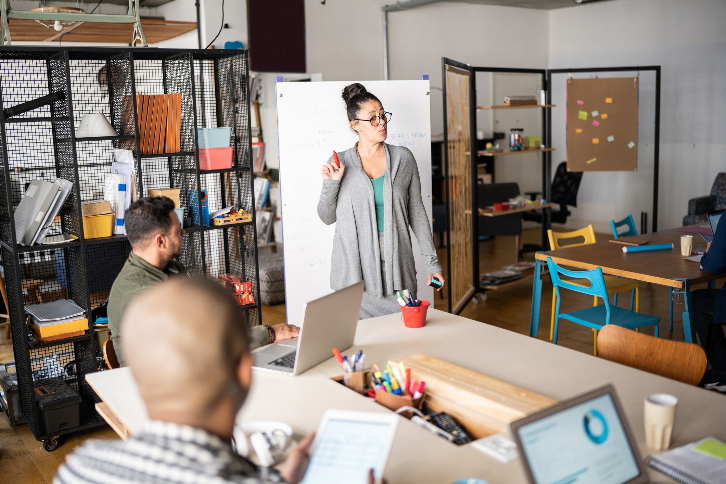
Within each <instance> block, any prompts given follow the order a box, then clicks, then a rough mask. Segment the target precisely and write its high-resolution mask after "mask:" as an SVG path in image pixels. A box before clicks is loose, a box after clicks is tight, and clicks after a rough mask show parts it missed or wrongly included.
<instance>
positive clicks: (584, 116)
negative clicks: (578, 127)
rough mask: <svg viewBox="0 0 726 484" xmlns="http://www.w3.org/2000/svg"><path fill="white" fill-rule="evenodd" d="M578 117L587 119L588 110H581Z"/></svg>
mask: <svg viewBox="0 0 726 484" xmlns="http://www.w3.org/2000/svg"><path fill="white" fill-rule="evenodd" d="M577 117H578V118H580V119H582V120H584V121H587V111H580V112H579V113H578V115H577Z"/></svg>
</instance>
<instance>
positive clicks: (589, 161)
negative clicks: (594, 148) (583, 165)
mask: <svg viewBox="0 0 726 484" xmlns="http://www.w3.org/2000/svg"><path fill="white" fill-rule="evenodd" d="M595 160H597V158H593V159H592V160H587V164H588V165H589V164H590V163H592V162H593V161H595Z"/></svg>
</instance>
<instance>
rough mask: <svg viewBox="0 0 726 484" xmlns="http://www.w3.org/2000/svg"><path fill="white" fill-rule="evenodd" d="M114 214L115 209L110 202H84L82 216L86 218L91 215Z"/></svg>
mask: <svg viewBox="0 0 726 484" xmlns="http://www.w3.org/2000/svg"><path fill="white" fill-rule="evenodd" d="M106 213H113V207H111V202H109V201H108V200H95V201H93V202H83V203H82V204H81V214H82V215H83V216H84V217H89V216H91V215H103V214H106Z"/></svg>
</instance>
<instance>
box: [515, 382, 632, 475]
mask: <svg viewBox="0 0 726 484" xmlns="http://www.w3.org/2000/svg"><path fill="white" fill-rule="evenodd" d="M516 432H517V437H518V440H519V442H520V445H521V447H522V451H523V453H524V457H525V459H526V460H527V464H528V465H529V468H530V471H531V475H532V478H533V479H534V482H535V483H537V484H575V483H592V484H624V483H627V482H630V481H632V480H633V479H634V478H636V477H638V476H639V475H640V474H641V470H640V466H639V465H638V461H637V459H636V456H635V454H634V452H633V449H632V447H631V444H630V440H629V439H628V434H627V433H626V430H625V428H624V426H623V423H622V421H621V419H620V414H619V413H618V409H617V407H616V405H615V402H614V401H613V397H612V395H611V394H610V393H606V394H603V395H599V396H597V397H595V398H593V399H591V400H588V401H585V402H583V403H580V404H577V405H575V406H572V407H570V408H565V409H563V410H561V411H559V412H556V413H553V414H551V415H548V416H545V417H543V418H541V419H538V420H535V421H532V422H530V423H527V424H524V425H522V426H520V427H518V428H517V429H516Z"/></svg>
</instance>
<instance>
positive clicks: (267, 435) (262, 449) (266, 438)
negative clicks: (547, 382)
mask: <svg viewBox="0 0 726 484" xmlns="http://www.w3.org/2000/svg"><path fill="white" fill-rule="evenodd" d="M234 442H235V449H236V451H237V453H238V454H240V455H242V456H244V457H249V456H250V446H251V447H252V449H253V450H254V451H255V455H256V456H257V459H258V460H259V462H260V465H261V466H263V467H272V466H274V465H275V464H277V463H278V462H280V461H281V460H282V459H283V457H284V456H285V454H286V452H287V450H288V448H289V447H290V444H291V443H292V427H290V426H289V425H288V424H286V423H284V422H271V421H267V422H245V423H243V424H235V426H234Z"/></svg>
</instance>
